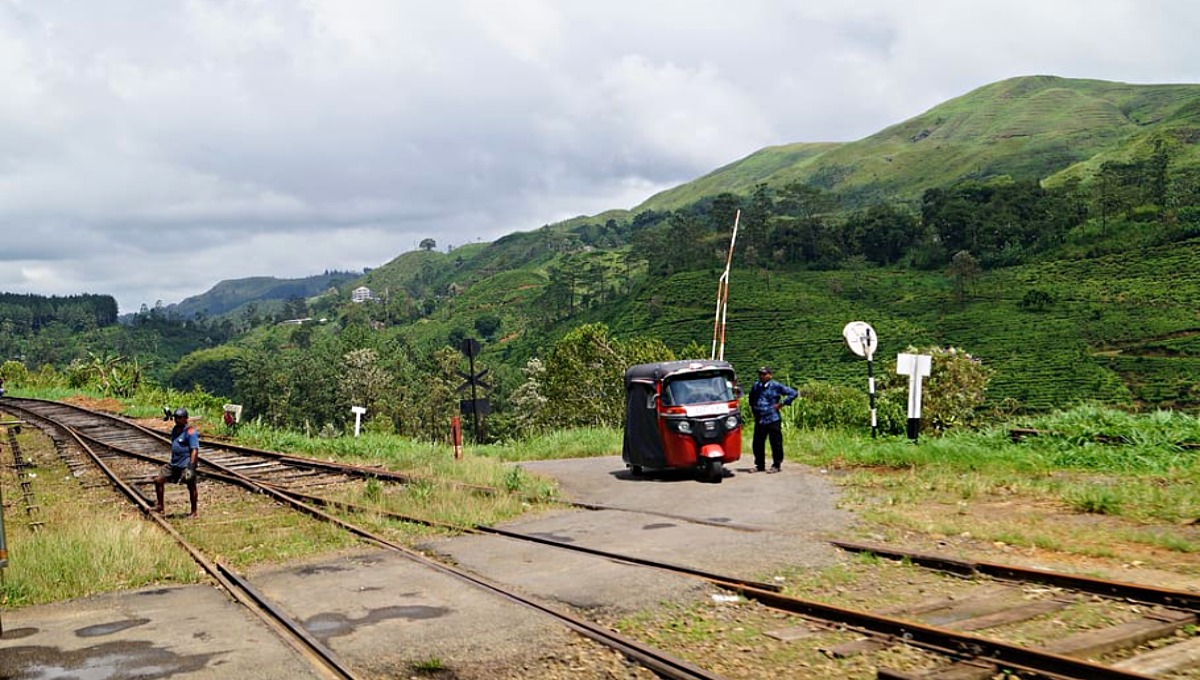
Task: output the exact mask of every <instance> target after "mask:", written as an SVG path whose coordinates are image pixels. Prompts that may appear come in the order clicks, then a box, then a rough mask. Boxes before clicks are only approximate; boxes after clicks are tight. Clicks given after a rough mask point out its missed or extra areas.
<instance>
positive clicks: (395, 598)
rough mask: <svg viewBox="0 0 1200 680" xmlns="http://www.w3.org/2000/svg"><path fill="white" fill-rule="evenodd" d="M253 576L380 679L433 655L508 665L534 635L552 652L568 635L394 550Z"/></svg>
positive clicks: (443, 661)
mask: <svg viewBox="0 0 1200 680" xmlns="http://www.w3.org/2000/svg"><path fill="white" fill-rule="evenodd" d="M249 578H250V580H251V581H253V583H254V585H255V587H256V588H258V589H259V590H260V591H261V592H262V593H263V594H264V595H266V596H267V597H268V598H270V599H271V600H272V601H274V602H276V603H278V605H279V606H280V607H281V608H282V609H283V610H285V611H287V612H288V613H289V614H290V615H291V616H293V617H294V618H295V619H297V620H298V621H300V622H301V623H302V624H303V625H304V627H305V629H306V630H308V631H309V632H310V633H312V634H313V636H314V637H316V638H317V639H319V640H321V641H322V642H323V643H324V644H325V645H326V646H327V647H329V648H330V649H331V650H333V652H334V653H335V654H336V655H337V656H338V658H339V659H341V660H342V662H343V663H345V664H346V665H348V666H349V667H351V668H353V669H355V670H356V671H358V670H363V671H365V672H368V673H371V674H378V675H380V676H382V677H395V676H396V675H400V674H404V675H405V676H407V675H408V674H410V673H411V669H412V668H413V667H414V665H416V664H425V665H430V664H432V663H435V662H436V665H441V666H445V667H450V668H455V669H464V668H470V667H472V666H481V665H485V664H493V665H494V666H495V667H497V668H505V667H511V666H514V665H519V664H521V663H524V662H525V661H526V660H527V656H528V650H529V648H530V646H531V645H530V644H529V643H530V641H537V642H538V643H542V644H543V646H544V647H545V648H547V649H553V648H554V647H555V646H557V645H561V644H565V641H566V640H567V639H568V637H569V636H570V634H569V632H568V630H567V629H566V628H565V627H564V626H562V625H560V624H558V623H556V622H554V621H553V620H552V619H550V618H549V617H546V616H544V615H542V614H539V613H537V612H535V611H533V610H531V609H528V608H526V607H523V606H521V605H519V604H517V603H515V602H513V601H511V600H509V599H507V598H503V597H501V596H499V595H496V594H494V593H491V592H488V591H486V590H483V589H481V588H479V587H477V586H473V585H471V584H469V583H466V582H464V581H462V580H461V579H458V578H455V577H453V576H451V575H447V574H444V573H440V572H437V571H434V570H432V569H430V568H429V567H427V566H424V565H421V564H419V563H417V562H415V561H413V560H411V559H408V558H406V557H404V556H403V555H401V554H399V553H396V552H389V551H382V550H366V551H360V552H355V553H352V554H348V555H345V556H341V557H338V558H335V559H332V560H328V559H326V560H321V561H314V562H311V563H306V564H289V565H288V566H286V567H284V568H276V569H270V570H265V571H261V572H257V573H254V574H252V575H250V577H249ZM535 646H537V645H535ZM484 677H486V676H484Z"/></svg>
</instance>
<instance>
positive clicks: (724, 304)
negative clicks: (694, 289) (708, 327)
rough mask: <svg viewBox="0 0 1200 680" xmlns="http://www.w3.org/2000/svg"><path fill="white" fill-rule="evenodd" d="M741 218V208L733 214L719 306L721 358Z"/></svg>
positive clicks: (721, 356)
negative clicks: (735, 246)
mask: <svg viewBox="0 0 1200 680" xmlns="http://www.w3.org/2000/svg"><path fill="white" fill-rule="evenodd" d="M741 220H742V211H741V209H740V208H739V209H738V211H737V212H736V213H734V215H733V235H732V236H730V237H729V254H728V255H726V256H725V275H724V278H725V288H724V293H723V294H722V298H721V303H720V305H719V306H718V309H719V311H720V315H721V350H720V352H718V353H717V358H718V359H721V360H724V359H725V322H726V321H727V320H728V318H729V270H730V267H731V266H732V265H733V246H734V245H735V244H736V243H737V233H738V223H739V222H741Z"/></svg>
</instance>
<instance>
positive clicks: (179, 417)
mask: <svg viewBox="0 0 1200 680" xmlns="http://www.w3.org/2000/svg"><path fill="white" fill-rule="evenodd" d="M174 415H175V422H177V423H186V422H187V419H188V412H187V409H186V408H184V407H182V406H180V407H179V408H177V409H175V414H174Z"/></svg>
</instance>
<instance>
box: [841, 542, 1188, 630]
mask: <svg viewBox="0 0 1200 680" xmlns="http://www.w3.org/2000/svg"><path fill="white" fill-rule="evenodd" d="M830 543H831V544H832V545H834V546H837V547H838V548H841V549H843V550H846V551H849V552H860V553H872V554H875V555H878V556H880V557H888V558H891V559H896V560H907V561H909V562H912V563H913V564H916V565H919V566H922V567H926V568H929V569H936V570H939V571H947V572H951V573H955V574H960V575H966V576H971V575H975V574H980V575H983V576H990V577H992V578H996V579H1000V580H1008V581H1020V582H1024V583H1040V584H1043V585H1049V586H1058V587H1061V588H1068V589H1070V590H1078V591H1080V592H1085V593H1090V594H1092V595H1102V596H1107V597H1115V598H1121V599H1126V600H1135V601H1138V602H1144V603H1147V604H1157V605H1162V606H1165V607H1173V608H1175V609H1182V610H1185V611H1190V612H1200V593H1191V592H1187V591H1184V590H1173V589H1169V588H1159V587H1156V586H1147V585H1142V584H1139V583H1129V582H1126V581H1112V580H1109V579H1102V578H1094V577H1091V576H1080V575H1075V574H1064V573H1060V572H1054V571H1047V570H1045V569H1034V568H1031V567H1021V566H1017V565H1012V564H1001V563H998V562H983V561H978V560H962V559H956V558H953V557H946V556H943V555H934V554H930V553H920V552H913V551H908V550H901V549H897V548H891V547H888V546H884V545H874V544H869V543H853V542H849V541H830Z"/></svg>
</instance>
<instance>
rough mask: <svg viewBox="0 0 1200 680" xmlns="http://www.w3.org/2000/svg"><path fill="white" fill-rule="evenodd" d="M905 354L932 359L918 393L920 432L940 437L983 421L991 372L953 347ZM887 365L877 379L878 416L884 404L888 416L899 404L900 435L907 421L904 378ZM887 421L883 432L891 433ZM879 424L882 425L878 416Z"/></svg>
mask: <svg viewBox="0 0 1200 680" xmlns="http://www.w3.org/2000/svg"><path fill="white" fill-rule="evenodd" d="M905 352H906V353H908V354H927V355H929V356H930V357H931V358H932V365H931V366H930V374H929V377H928V378H926V379H925V381H924V385H923V388H922V391H921V429H922V431H924V432H929V431H932V432H934V433H937V434H941V433H943V432H945V431H946V430H949V429H952V428H961V427H977V426H979V425H980V424H981V423H982V422H983V420H984V414H983V411H982V407H983V404H984V400H985V399H986V398H987V385H988V382H989V381H990V380H991V373H992V372H991V370H990V369H988V368H987V367H985V366H984V365H983V362H981V361H980V360H979V359H977V358H975V357H973V356H971V355H970V354H968V353H967V352H964V351H963V350H961V349H958V348H956V347H945V348H943V347H927V348H922V349H917V348H914V347H909V348H908V349H907V350H905ZM888 363H889V367H888V368H887V369H885V370H884V371H883V372H882V375H880V379H879V383H880V388H881V389H880V391H881V398H880V402H881V406H880V413H881V415H882V413H883V411H884V404H886V406H887V409H888V413H889V414H890V413H891V412H892V410H893V409H894V407H895V406H896V405H902V407H903V411H902V413H901V414H900V420H899V425H900V429H899V432H903V431H904V430H905V423H907V420H908V378H907V377H905V376H902V375H897V374H896V362H895V361H894V360H893V361H891V362H888ZM888 421H889V423H888V430H887V431H888V432H893V430H892V429H891V428H892V427H893V425H892V423H891V418H890V417H889V419H888ZM880 423H881V426H882V423H883V418H882V417H881V418H880ZM899 432H893V433H896V434H898V433H899Z"/></svg>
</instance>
